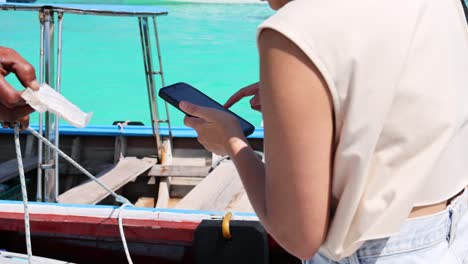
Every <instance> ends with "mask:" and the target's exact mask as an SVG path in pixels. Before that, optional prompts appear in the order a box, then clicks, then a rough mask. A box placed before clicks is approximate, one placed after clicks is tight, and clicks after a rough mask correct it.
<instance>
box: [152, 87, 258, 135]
mask: <svg viewBox="0 0 468 264" xmlns="http://www.w3.org/2000/svg"><path fill="white" fill-rule="evenodd" d="M159 97H161V98H162V99H164V100H165V101H166V102H168V103H169V104H171V105H172V106H174V107H176V108H177V109H179V110H180V108H179V103H180V102H181V101H187V102H190V103H192V104H195V105H200V106H204V107H210V108H214V109H217V110H221V111H224V112H226V113H229V114H231V115H233V116H235V117H236V118H237V120H239V123H240V125H241V128H242V131H243V132H244V135H245V136H248V135H250V134H252V133H253V132H254V130H255V127H254V126H253V125H252V124H250V123H249V122H247V121H246V120H245V119H243V118H242V117H240V116H238V115H236V114H235V113H234V112H232V111H230V110H228V109H226V108H224V107H223V106H222V105H221V104H219V103H218V102H216V101H215V100H213V99H211V98H210V97H209V96H207V95H206V94H204V93H202V92H200V91H199V90H197V89H196V88H194V87H192V86H190V85H189V84H186V83H183V82H179V83H175V84H172V85H169V86H166V87H163V88H161V89H160V90H159ZM181 111H182V110H181ZM182 112H183V111H182Z"/></svg>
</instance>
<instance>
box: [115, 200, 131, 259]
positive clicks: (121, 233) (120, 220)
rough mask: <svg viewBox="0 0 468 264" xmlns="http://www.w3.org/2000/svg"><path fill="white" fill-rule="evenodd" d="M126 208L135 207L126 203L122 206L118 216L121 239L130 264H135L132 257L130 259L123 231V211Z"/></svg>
mask: <svg viewBox="0 0 468 264" xmlns="http://www.w3.org/2000/svg"><path fill="white" fill-rule="evenodd" d="M125 206H133V204H128V203H124V204H122V205H121V206H120V208H119V215H118V218H119V231H120V237H121V238H122V244H123V247H124V250H125V256H127V261H128V263H129V264H133V261H132V257H130V252H129V251H128V246H127V240H126V239H125V233H124V230H123V223H122V210H123V209H124V207H125Z"/></svg>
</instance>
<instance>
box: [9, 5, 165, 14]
mask: <svg viewBox="0 0 468 264" xmlns="http://www.w3.org/2000/svg"><path fill="white" fill-rule="evenodd" d="M0 9H1V10H19V11H22V10H24V11H31V10H32V11H34V10H37V11H39V10H42V9H49V10H52V11H55V12H63V13H72V14H84V15H86V14H90V15H107V16H109V15H111V16H138V17H141V16H160V15H167V13H168V10H167V9H166V8H163V7H158V6H152V5H97V4H47V3H0Z"/></svg>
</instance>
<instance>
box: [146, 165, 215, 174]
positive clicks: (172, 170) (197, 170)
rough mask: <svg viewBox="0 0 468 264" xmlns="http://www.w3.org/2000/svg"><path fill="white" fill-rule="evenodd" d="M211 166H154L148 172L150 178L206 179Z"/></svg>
mask: <svg viewBox="0 0 468 264" xmlns="http://www.w3.org/2000/svg"><path fill="white" fill-rule="evenodd" d="M209 170H210V167H209V166H192V165H158V164H156V165H154V166H153V167H152V168H151V170H150V171H149V172H148V176H157V177H170V176H172V177H206V176H207V175H208V171H209Z"/></svg>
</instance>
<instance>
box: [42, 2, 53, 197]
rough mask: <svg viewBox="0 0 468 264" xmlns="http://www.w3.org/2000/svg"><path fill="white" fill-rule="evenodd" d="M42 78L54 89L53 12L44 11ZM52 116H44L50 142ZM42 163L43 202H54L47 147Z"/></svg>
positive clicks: (50, 161) (51, 136)
mask: <svg viewBox="0 0 468 264" xmlns="http://www.w3.org/2000/svg"><path fill="white" fill-rule="evenodd" d="M43 12H44V27H45V31H44V40H45V41H44V57H45V61H44V62H45V63H44V69H45V71H44V77H45V80H44V81H45V82H46V83H47V84H49V85H50V86H51V87H55V84H54V83H53V82H54V53H53V52H52V51H53V50H54V12H53V11H51V10H49V9H45V10H44V11H43ZM53 120H54V115H52V114H50V113H46V114H45V123H46V126H45V136H46V138H47V139H49V140H52V139H53V137H54V135H53V134H52V132H51V126H52V124H53ZM43 162H45V164H44V163H42V169H43V170H44V172H45V174H44V189H45V190H44V201H46V202H52V201H54V200H55V199H54V197H51V196H52V194H53V193H52V192H53V188H54V187H53V184H54V179H53V178H54V171H53V167H52V165H53V162H54V160H53V158H52V151H51V149H50V148H49V147H47V148H46V149H45V153H44V160H43Z"/></svg>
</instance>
